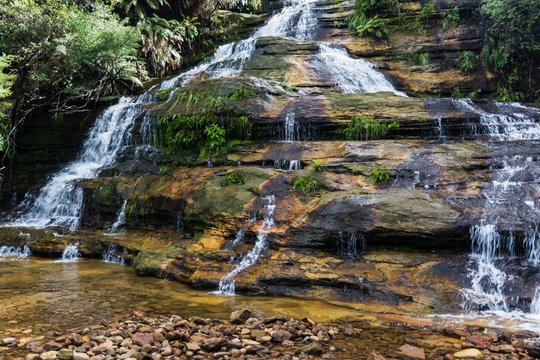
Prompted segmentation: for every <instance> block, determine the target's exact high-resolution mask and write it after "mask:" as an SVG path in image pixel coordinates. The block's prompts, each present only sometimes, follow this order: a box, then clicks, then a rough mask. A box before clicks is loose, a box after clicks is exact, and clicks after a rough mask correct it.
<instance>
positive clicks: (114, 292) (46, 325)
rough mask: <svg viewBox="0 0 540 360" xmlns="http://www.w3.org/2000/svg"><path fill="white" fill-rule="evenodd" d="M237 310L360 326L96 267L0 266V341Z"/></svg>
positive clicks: (277, 301)
mask: <svg viewBox="0 0 540 360" xmlns="http://www.w3.org/2000/svg"><path fill="white" fill-rule="evenodd" d="M241 307H249V308H250V309H252V310H253V311H255V312H256V313H260V314H264V315H265V316H271V315H276V314H283V315H286V316H291V317H293V316H294V317H297V318H302V317H306V316H307V317H310V318H311V319H313V320H315V321H318V322H329V321H334V320H339V319H353V318H360V313H359V312H356V311H355V310H351V309H346V308H343V307H338V306H332V305H329V304H326V303H323V302H319V301H312V300H299V299H292V298H278V297H247V296H219V295H213V294H209V293H208V292H206V291H200V290H194V289H191V288H189V287H187V286H185V285H182V284H180V283H177V282H173V281H167V280H163V279H157V278H154V277H146V276H139V275H137V274H136V272H135V271H134V270H133V269H132V268H131V267H129V266H121V265H116V264H107V263H104V262H101V261H98V260H79V261H77V262H71V263H62V262H54V261H50V260H36V259H29V260H0V337H2V336H3V335H8V334H11V335H17V333H18V332H21V333H22V331H25V330H28V329H32V331H33V335H37V334H46V333H50V332H51V331H58V332H65V331H66V330H68V329H70V328H74V327H81V326H87V325H91V324H96V323H99V322H100V321H101V320H107V321H110V320H112V319H115V318H117V319H121V318H124V317H126V316H129V315H130V313H131V312H132V311H133V310H142V311H144V312H146V313H147V314H149V315H151V314H179V315H181V316H184V317H205V318H206V317H212V318H228V316H229V314H230V312H231V311H233V310H234V309H237V308H241Z"/></svg>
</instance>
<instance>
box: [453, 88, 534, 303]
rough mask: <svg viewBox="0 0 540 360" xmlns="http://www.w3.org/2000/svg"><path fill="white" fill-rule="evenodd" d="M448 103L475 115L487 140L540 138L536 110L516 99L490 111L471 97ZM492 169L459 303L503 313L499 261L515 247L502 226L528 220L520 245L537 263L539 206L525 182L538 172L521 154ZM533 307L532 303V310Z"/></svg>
mask: <svg viewBox="0 0 540 360" xmlns="http://www.w3.org/2000/svg"><path fill="white" fill-rule="evenodd" d="M453 101H454V105H455V107H456V108H457V109H458V110H460V111H464V112H469V113H473V114H475V115H478V116H479V119H480V124H479V131H480V133H481V134H483V135H486V136H487V138H488V139H491V140H495V141H505V142H510V141H515V140H521V141H522V140H538V139H540V124H537V123H536V122H535V120H534V119H533V118H532V117H531V116H529V114H530V113H532V112H537V110H536V109H531V108H527V107H525V106H523V105H521V104H517V103H509V104H503V103H495V107H496V108H497V109H498V112H497V113H495V112H489V111H485V110H483V109H481V108H480V107H478V106H477V105H476V104H475V103H473V102H472V101H471V100H470V99H459V100H453ZM510 145H511V144H510V143H509V144H508V146H510ZM491 168H492V179H491V182H490V183H488V185H487V186H486V188H485V189H484V191H483V194H484V196H485V198H486V200H485V202H484V209H483V214H482V217H481V219H480V220H479V221H478V223H477V224H474V225H472V226H471V228H470V237H471V244H472V251H471V264H470V268H469V272H468V277H469V278H470V280H471V285H470V287H469V288H465V289H462V295H463V301H462V307H463V308H465V309H467V310H490V311H505V312H507V311H510V310H511V306H510V305H509V303H508V299H507V295H506V291H507V290H509V288H510V287H511V281H510V280H511V275H509V274H507V273H506V272H505V271H504V269H503V268H502V267H501V264H500V263H501V262H502V260H503V259H504V257H506V256H515V254H516V253H517V251H516V249H517V248H518V246H519V245H520V244H517V243H516V240H517V238H516V236H515V234H514V232H513V231H512V229H507V227H508V222H509V221H510V222H515V221H516V220H518V219H523V220H524V221H526V222H530V224H529V225H528V226H526V228H525V230H524V234H523V237H522V246H521V247H522V248H523V251H524V258H525V260H526V261H527V262H528V263H529V264H530V265H532V266H538V265H539V264H540V232H539V231H538V227H537V226H536V224H535V223H534V217H533V216H532V215H533V214H534V213H535V212H537V211H538V210H537V209H536V208H535V204H534V201H530V199H531V198H534V194H535V192H536V189H535V185H534V184H532V185H531V184H530V180H529V179H530V177H531V176H533V177H536V175H537V172H538V170H536V171H535V169H537V165H536V164H535V161H534V159H533V157H526V156H522V155H513V156H504V157H503V159H502V161H501V163H500V165H497V166H492V167H491ZM524 205H526V206H524ZM505 225H506V226H505ZM519 239H520V240H521V237H520V238H519ZM539 301H540V300H536V302H539ZM533 302H534V301H533ZM534 306H536V305H534V304H531V310H532V308H533V307H534Z"/></svg>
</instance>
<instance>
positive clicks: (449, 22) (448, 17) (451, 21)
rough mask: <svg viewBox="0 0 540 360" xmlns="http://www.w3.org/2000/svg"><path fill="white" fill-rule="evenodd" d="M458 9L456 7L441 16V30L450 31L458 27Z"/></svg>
mask: <svg viewBox="0 0 540 360" xmlns="http://www.w3.org/2000/svg"><path fill="white" fill-rule="evenodd" d="M460 20H461V19H460V16H459V7H458V6H457V5H456V6H454V7H453V8H452V9H450V10H448V11H445V12H444V14H443V28H444V29H451V28H455V27H457V26H459V22H460Z"/></svg>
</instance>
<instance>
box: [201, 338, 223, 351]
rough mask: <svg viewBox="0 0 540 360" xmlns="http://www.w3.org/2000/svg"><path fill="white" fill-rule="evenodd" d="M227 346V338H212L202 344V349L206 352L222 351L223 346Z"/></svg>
mask: <svg viewBox="0 0 540 360" xmlns="http://www.w3.org/2000/svg"><path fill="white" fill-rule="evenodd" d="M225 345H227V339H225V338H211V339H208V340H206V341H205V342H204V343H203V344H202V348H203V350H204V351H208V352H211V351H218V350H221V348H222V347H223V346H225Z"/></svg>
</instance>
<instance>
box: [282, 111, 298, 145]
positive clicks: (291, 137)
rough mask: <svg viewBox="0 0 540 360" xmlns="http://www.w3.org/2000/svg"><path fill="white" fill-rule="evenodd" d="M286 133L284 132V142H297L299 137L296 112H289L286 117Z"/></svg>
mask: <svg viewBox="0 0 540 360" xmlns="http://www.w3.org/2000/svg"><path fill="white" fill-rule="evenodd" d="M284 128H285V131H284V139H283V140H284V141H287V142H291V141H297V140H298V138H299V136H298V134H299V131H298V130H299V129H298V122H297V121H296V115H295V113H294V111H292V109H291V110H289V111H288V112H287V115H286V116H285V127H284Z"/></svg>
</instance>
